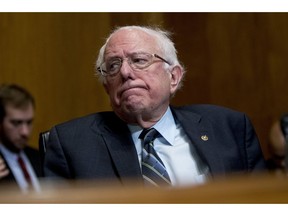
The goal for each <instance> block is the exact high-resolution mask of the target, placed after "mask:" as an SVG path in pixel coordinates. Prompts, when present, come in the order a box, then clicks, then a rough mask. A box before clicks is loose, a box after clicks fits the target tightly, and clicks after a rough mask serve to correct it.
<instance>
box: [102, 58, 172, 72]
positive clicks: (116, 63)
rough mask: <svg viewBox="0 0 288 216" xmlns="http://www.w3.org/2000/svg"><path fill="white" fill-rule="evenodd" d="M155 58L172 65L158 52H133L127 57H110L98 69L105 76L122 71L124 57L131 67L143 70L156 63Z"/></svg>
mask: <svg viewBox="0 0 288 216" xmlns="http://www.w3.org/2000/svg"><path fill="white" fill-rule="evenodd" d="M155 58H157V59H160V60H162V61H163V62H165V63H167V64H168V65H171V64H170V63H169V62H168V61H167V60H165V59H164V58H162V57H160V56H159V55H157V54H149V53H133V54H131V55H130V56H128V57H126V58H119V57H117V58H111V59H108V60H107V61H106V62H103V63H102V64H101V65H100V67H98V68H97V71H98V72H99V73H101V74H102V75H103V76H111V75H115V74H117V73H118V72H119V71H120V68H121V66H122V64H123V61H124V59H127V62H128V63H129V65H130V67H131V68H133V69H136V70H143V69H145V68H147V67H149V66H150V65H152V64H153V63H155V62H156V59H155Z"/></svg>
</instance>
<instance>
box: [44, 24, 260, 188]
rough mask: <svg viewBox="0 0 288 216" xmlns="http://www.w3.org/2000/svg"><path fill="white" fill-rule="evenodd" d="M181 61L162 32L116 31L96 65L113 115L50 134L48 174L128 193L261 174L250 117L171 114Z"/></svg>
mask: <svg viewBox="0 0 288 216" xmlns="http://www.w3.org/2000/svg"><path fill="white" fill-rule="evenodd" d="M176 53H177V52H176V49H175V47H174V44H173V42H172V41H171V39H170V38H169V33H167V32H165V31H163V30H160V29H154V28H149V27H141V26H125V27H121V28H118V29H116V30H115V31H114V32H113V33H112V34H111V35H110V36H109V37H108V39H107V40H106V43H105V44H104V46H103V47H102V48H101V50H100V52H99V56H98V60H97V72H98V75H99V78H100V80H101V82H102V83H103V86H104V88H105V90H106V92H107V94H108V95H109V97H110V101H111V106H112V109H113V112H101V113H96V114H92V115H89V116H86V117H82V118H78V119H75V120H71V121H69V122H66V123H63V124H60V125H57V126H55V127H53V128H52V129H51V131H50V139H49V142H48V145H47V152H46V155H45V162H44V174H45V175H46V176H49V177H58V178H67V179H97V180H102V181H104V180H107V179H109V180H112V181H115V182H120V183H121V184H123V185H127V184H130V183H131V180H133V181H134V182H137V183H140V184H143V183H144V184H148V185H168V186H187V185H196V184H201V183H204V182H206V181H207V180H208V179H210V178H214V177H217V176H220V175H221V176H223V175H227V174H232V173H251V172H256V171H262V170H264V169H265V163H264V159H263V156H262V152H261V148H260V145H259V142H258V139H257V136H256V134H255V132H254V129H253V127H252V125H251V123H250V121H249V119H248V118H247V116H246V115H245V114H243V113H239V112H236V111H232V110H230V109H227V108H222V107H218V106H212V105H192V106H183V107H173V106H170V99H171V97H172V96H173V95H174V94H175V93H176V91H177V90H178V89H179V88H180V87H181V86H182V80H183V76H184V74H185V71H184V68H183V67H182V66H181V64H180V63H179V61H178V59H177V54H176Z"/></svg>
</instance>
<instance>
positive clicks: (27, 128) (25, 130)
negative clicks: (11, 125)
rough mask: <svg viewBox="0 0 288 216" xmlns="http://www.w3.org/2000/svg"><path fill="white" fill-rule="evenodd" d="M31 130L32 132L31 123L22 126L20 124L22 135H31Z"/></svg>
mask: <svg viewBox="0 0 288 216" xmlns="http://www.w3.org/2000/svg"><path fill="white" fill-rule="evenodd" d="M30 132H31V126H30V125H28V124H26V123H23V124H21V126H20V133H21V135H24V136H29V135H30Z"/></svg>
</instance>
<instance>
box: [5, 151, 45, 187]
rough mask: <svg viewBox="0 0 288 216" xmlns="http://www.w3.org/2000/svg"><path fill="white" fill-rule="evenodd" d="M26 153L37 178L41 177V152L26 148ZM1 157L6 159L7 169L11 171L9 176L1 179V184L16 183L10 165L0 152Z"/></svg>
mask: <svg viewBox="0 0 288 216" xmlns="http://www.w3.org/2000/svg"><path fill="white" fill-rule="evenodd" d="M24 153H25V154H26V156H27V157H28V159H29V161H30V163H31V165H32V167H33V169H34V172H35V174H36V175H37V177H40V176H41V175H42V174H41V164H40V155H39V151H38V150H36V149H34V148H31V147H29V146H28V147H26V148H25V149H24ZM0 155H1V156H2V158H3V159H4V161H5V163H6V166H7V168H8V169H9V171H10V172H9V174H8V175H7V176H5V177H4V178H2V179H0V184H1V183H13V182H14V183H16V180H15V177H14V175H13V173H12V171H11V169H10V167H9V165H8V163H7V162H6V159H5V158H4V156H3V155H2V153H1V152H0Z"/></svg>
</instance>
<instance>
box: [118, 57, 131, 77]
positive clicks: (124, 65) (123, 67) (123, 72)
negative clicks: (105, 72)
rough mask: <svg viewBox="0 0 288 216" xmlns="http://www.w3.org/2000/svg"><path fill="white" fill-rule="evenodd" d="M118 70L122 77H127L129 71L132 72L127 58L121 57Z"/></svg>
mask: <svg viewBox="0 0 288 216" xmlns="http://www.w3.org/2000/svg"><path fill="white" fill-rule="evenodd" d="M119 72H120V74H121V75H122V76H124V77H128V76H129V75H130V74H131V72H133V69H132V67H131V65H130V63H129V59H127V58H125V59H123V61H122V64H121V67H120V71H119Z"/></svg>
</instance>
